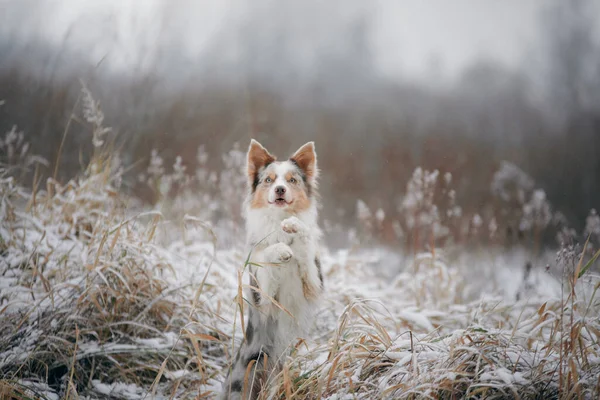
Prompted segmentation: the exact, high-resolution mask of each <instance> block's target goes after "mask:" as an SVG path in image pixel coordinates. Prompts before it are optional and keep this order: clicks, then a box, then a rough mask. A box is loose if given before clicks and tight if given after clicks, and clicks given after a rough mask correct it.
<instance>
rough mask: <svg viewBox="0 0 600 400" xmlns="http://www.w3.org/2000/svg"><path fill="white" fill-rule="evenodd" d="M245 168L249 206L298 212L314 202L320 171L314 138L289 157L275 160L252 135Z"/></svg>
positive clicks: (306, 208)
mask: <svg viewBox="0 0 600 400" xmlns="http://www.w3.org/2000/svg"><path fill="white" fill-rule="evenodd" d="M247 168H248V169H247V171H248V186H249V189H250V201H249V206H250V208H252V209H258V208H272V209H280V210H285V211H288V212H290V213H293V214H297V213H300V212H302V211H305V210H308V209H309V208H310V207H311V205H313V201H314V196H315V190H316V185H317V177H318V175H319V171H318V169H317V154H316V153H315V144H314V143H313V142H308V143H306V144H305V145H304V146H302V147H300V149H298V151H296V152H295V153H294V154H293V155H292V156H291V157H290V158H289V159H288V160H286V161H277V158H276V157H275V156H273V155H272V154H271V153H269V152H268V151H267V149H265V148H264V147H263V146H262V145H261V144H260V143H258V142H257V141H256V140H254V139H252V141H251V142H250V148H249V149H248V167H247Z"/></svg>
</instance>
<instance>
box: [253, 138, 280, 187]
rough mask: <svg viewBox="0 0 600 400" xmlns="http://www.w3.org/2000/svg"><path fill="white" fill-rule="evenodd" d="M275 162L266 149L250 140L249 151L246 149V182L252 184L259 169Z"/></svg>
mask: <svg viewBox="0 0 600 400" xmlns="http://www.w3.org/2000/svg"><path fill="white" fill-rule="evenodd" d="M275 160H276V157H275V156H273V155H272V154H271V153H269V152H268V151H267V149H265V148H264V147H263V146H262V145H261V144H260V143H258V142H257V141H256V140H252V142H250V149H248V182H249V183H250V185H252V184H253V183H254V179H256V175H257V174H258V172H259V171H260V169H261V168H262V167H264V166H265V165H267V164H269V163H272V162H273V161H275Z"/></svg>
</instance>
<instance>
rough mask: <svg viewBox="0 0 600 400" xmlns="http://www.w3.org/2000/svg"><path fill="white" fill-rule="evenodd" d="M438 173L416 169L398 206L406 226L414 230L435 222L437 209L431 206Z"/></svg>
mask: <svg viewBox="0 0 600 400" xmlns="http://www.w3.org/2000/svg"><path fill="white" fill-rule="evenodd" d="M438 175H439V172H438V171H437V170H435V171H433V172H429V171H426V170H423V169H422V168H421V167H417V169H415V171H414V172H413V175H412V178H411V179H410V181H408V184H407V186H406V195H405V196H404V199H403V200H402V204H401V206H400V208H401V211H404V215H405V219H406V226H407V227H409V228H411V229H414V228H420V227H424V226H428V225H431V224H433V223H434V222H437V220H438V213H437V208H436V207H435V206H434V204H433V195H434V193H435V185H436V183H437V178H438Z"/></svg>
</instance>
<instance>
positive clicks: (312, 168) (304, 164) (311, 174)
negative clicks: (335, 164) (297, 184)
mask: <svg viewBox="0 0 600 400" xmlns="http://www.w3.org/2000/svg"><path fill="white" fill-rule="evenodd" d="M290 160H293V161H294V162H295V163H296V164H298V167H300V169H301V170H302V171H304V173H305V174H306V177H307V178H308V179H315V178H316V177H317V175H318V170H317V155H316V153H315V144H314V143H313V142H308V143H306V144H305V145H304V146H302V147H300V148H299V149H298V151H296V152H295V153H294V155H293V156H291V157H290Z"/></svg>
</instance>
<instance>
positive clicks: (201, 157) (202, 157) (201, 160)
mask: <svg viewBox="0 0 600 400" xmlns="http://www.w3.org/2000/svg"><path fill="white" fill-rule="evenodd" d="M196 161H198V165H201V166H205V165H206V163H207V162H208V153H207V152H206V149H205V148H204V145H200V146H198V151H197V152H196Z"/></svg>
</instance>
